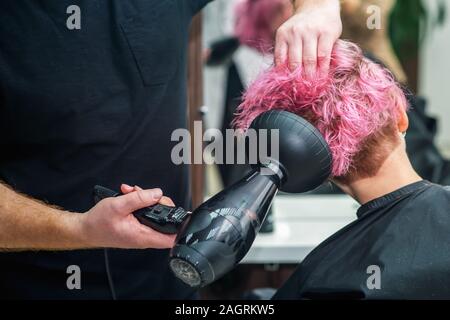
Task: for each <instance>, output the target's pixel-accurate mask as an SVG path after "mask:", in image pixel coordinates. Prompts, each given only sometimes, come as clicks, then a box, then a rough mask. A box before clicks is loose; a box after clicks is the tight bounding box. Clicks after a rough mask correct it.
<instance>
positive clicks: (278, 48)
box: [275, 29, 301, 66]
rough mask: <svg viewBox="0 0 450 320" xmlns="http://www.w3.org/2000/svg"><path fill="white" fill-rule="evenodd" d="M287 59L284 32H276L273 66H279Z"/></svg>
mask: <svg viewBox="0 0 450 320" xmlns="http://www.w3.org/2000/svg"><path fill="white" fill-rule="evenodd" d="M287 57H288V44H287V43H286V40H285V35H284V30H283V29H280V30H279V31H278V32H277V37H276V42H275V65H276V66H281V65H283V64H285V63H286V60H287ZM300 61H301V60H300Z"/></svg>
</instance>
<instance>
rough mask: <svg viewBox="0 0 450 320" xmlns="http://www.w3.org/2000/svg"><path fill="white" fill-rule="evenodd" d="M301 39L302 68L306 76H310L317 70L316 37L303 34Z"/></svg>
mask: <svg viewBox="0 0 450 320" xmlns="http://www.w3.org/2000/svg"><path fill="white" fill-rule="evenodd" d="M303 39H304V41H303V70H304V72H305V74H306V76H307V77H309V78H312V77H314V76H315V75H316V70H317V37H316V36H314V35H313V36H305V37H304V38H303Z"/></svg>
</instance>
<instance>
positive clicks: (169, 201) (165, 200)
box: [159, 197, 175, 207]
mask: <svg viewBox="0 0 450 320" xmlns="http://www.w3.org/2000/svg"><path fill="white" fill-rule="evenodd" d="M159 203H161V204H163V205H165V206H169V207H175V203H173V201H172V199H170V198H169V197H162V198H161V199H160V200H159Z"/></svg>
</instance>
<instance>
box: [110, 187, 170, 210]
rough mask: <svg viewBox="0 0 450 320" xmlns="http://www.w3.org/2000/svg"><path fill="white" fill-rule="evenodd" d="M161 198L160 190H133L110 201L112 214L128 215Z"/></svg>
mask: <svg viewBox="0 0 450 320" xmlns="http://www.w3.org/2000/svg"><path fill="white" fill-rule="evenodd" d="M161 197H162V190H161V189H158V188H157V189H148V190H142V189H140V188H139V190H135V191H134V192H130V193H128V194H125V195H123V196H119V197H117V198H114V199H112V200H111V206H112V210H113V211H114V212H117V213H120V214H123V215H128V214H130V213H131V212H133V211H136V210H138V209H142V208H145V207H148V206H151V205H154V204H156V203H157V202H158V201H159V200H160V199H161Z"/></svg>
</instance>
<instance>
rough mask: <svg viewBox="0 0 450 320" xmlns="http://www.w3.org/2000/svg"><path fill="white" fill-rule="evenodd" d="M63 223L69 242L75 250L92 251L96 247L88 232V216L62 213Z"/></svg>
mask: <svg viewBox="0 0 450 320" xmlns="http://www.w3.org/2000/svg"><path fill="white" fill-rule="evenodd" d="M61 218H62V219H61V221H62V224H63V229H64V230H65V233H66V234H67V238H68V242H69V243H72V244H73V246H74V247H75V248H79V249H91V248H94V247H95V244H94V243H93V241H92V239H91V236H90V233H89V232H88V224H87V214H83V213H74V212H65V211H64V212H62V214H61Z"/></svg>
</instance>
